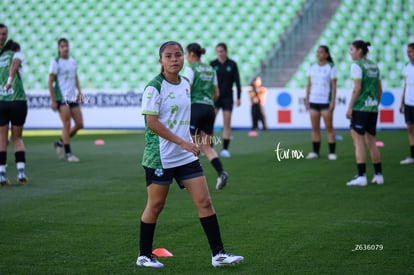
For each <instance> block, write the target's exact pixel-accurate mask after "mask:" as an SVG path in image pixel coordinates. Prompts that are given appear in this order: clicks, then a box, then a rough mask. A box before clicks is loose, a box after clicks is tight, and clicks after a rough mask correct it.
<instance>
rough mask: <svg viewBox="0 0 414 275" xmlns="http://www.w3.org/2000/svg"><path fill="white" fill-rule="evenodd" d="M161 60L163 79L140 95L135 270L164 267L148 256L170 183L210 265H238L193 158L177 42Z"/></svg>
mask: <svg viewBox="0 0 414 275" xmlns="http://www.w3.org/2000/svg"><path fill="white" fill-rule="evenodd" d="M159 58H160V59H159V62H160V64H161V70H162V71H161V74H159V75H158V76H156V77H155V78H154V79H153V80H152V81H150V82H149V84H148V85H147V86H146V87H145V90H144V93H143V95H142V114H143V115H144V116H145V139H146V145H145V149H144V156H143V160H142V165H143V167H144V170H145V176H146V185H147V194H148V199H147V205H146V207H145V209H144V212H143V213H142V216H141V225H140V228H141V232H140V242H139V256H138V258H137V261H136V264H137V265H138V266H143V267H152V268H161V267H163V266H164V265H163V264H162V263H160V262H159V261H158V260H157V259H156V258H155V257H154V256H153V255H152V242H153V238H154V232H155V225H156V222H157V219H158V216H159V214H160V213H161V211H162V209H163V207H164V205H165V201H166V199H167V195H168V191H169V189H170V185H171V183H172V181H173V179H175V180H176V181H177V183H178V185H179V186H180V187H181V188H185V189H186V190H187V191H188V193H189V194H190V196H191V198H192V199H193V202H194V204H195V206H196V208H197V211H198V216H199V218H200V223H201V225H202V227H203V229H204V232H205V234H206V236H207V239H208V242H209V244H210V248H211V253H212V259H211V264H212V265H213V266H220V265H227V264H235V263H238V262H241V261H242V260H243V257H242V256H235V255H232V254H230V253H227V252H226V251H225V250H224V248H223V243H222V241H221V236H220V228H219V224H218V220H217V216H216V213H215V210H214V207H213V204H212V202H211V198H210V194H209V191H208V186H207V181H206V178H205V176H204V173H203V169H202V168H201V165H200V162H199V160H198V158H197V156H198V154H199V153H200V150H199V149H198V147H197V145H196V144H194V143H193V141H192V139H191V135H190V127H189V124H190V115H191V98H190V97H191V96H190V83H189V82H188V80H186V79H185V78H184V77H181V76H180V75H179V72H180V71H181V69H182V67H183V64H184V51H183V48H182V47H181V45H180V44H179V43H178V42H175V41H168V42H165V43H164V44H162V45H161V47H160V49H159ZM183 264H185V261H183Z"/></svg>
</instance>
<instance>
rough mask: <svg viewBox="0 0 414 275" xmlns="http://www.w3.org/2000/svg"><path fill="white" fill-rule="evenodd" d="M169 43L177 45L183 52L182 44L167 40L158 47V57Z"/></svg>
mask: <svg viewBox="0 0 414 275" xmlns="http://www.w3.org/2000/svg"><path fill="white" fill-rule="evenodd" d="M170 45H176V46H178V47H179V48H180V50H181V51H182V52H184V49H183V46H181V44H180V43H178V42H177V41H167V42H164V43H163V44H162V45H161V47H160V49H159V51H158V54H159V56H160V58H161V55H162V53H163V52H164V50H165V48H166V47H167V46H170Z"/></svg>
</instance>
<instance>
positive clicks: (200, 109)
mask: <svg viewBox="0 0 414 275" xmlns="http://www.w3.org/2000/svg"><path fill="white" fill-rule="evenodd" d="M215 117H216V114H215V112H214V107H213V106H211V105H208V104H203V103H193V104H191V120H190V132H191V134H192V135H196V134H199V133H200V131H204V132H205V133H206V134H207V135H212V134H213V128H214V119H215Z"/></svg>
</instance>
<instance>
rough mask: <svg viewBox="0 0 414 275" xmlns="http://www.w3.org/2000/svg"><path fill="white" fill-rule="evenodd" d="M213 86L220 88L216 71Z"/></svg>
mask: <svg viewBox="0 0 414 275" xmlns="http://www.w3.org/2000/svg"><path fill="white" fill-rule="evenodd" d="M213 84H214V86H218V80H217V73H216V71H214V77H213Z"/></svg>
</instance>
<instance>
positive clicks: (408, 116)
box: [400, 43, 414, 164]
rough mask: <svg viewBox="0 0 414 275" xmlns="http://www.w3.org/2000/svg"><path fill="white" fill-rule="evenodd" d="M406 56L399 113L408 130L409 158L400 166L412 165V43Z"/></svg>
mask: <svg viewBox="0 0 414 275" xmlns="http://www.w3.org/2000/svg"><path fill="white" fill-rule="evenodd" d="M407 55H408V59H410V62H408V63H407V65H406V66H405V67H404V70H403V76H404V79H405V83H404V89H403V95H402V100H401V107H400V112H401V113H403V114H404V117H405V123H406V124H407V130H408V142H409V144H410V156H409V157H408V158H406V159H404V160H402V161H400V163H401V164H412V163H414V43H410V44H408V47H407Z"/></svg>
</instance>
